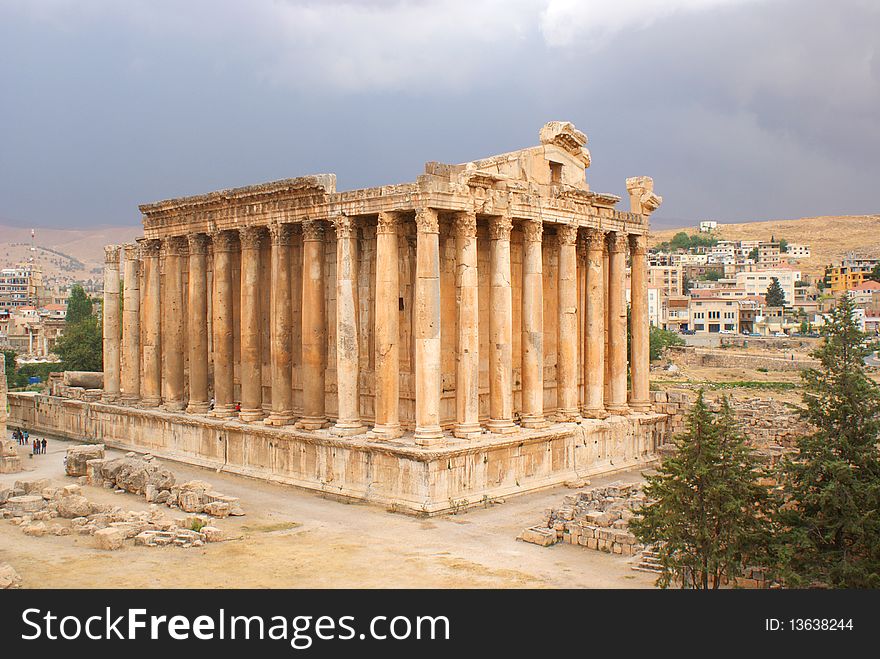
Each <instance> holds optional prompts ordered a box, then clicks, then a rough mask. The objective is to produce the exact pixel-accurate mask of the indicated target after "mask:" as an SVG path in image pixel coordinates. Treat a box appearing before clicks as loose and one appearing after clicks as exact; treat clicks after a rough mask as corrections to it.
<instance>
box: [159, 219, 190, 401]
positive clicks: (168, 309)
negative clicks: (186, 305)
mask: <svg viewBox="0 0 880 659" xmlns="http://www.w3.org/2000/svg"><path fill="white" fill-rule="evenodd" d="M163 248H164V250H165V285H164V287H163V288H162V353H163V355H162V356H163V361H164V370H163V372H162V387H163V391H162V398H163V400H164V403H165V409H166V410H169V411H173V412H177V411H180V410H182V409H183V408H184V407H185V402H184V377H183V376H184V343H185V337H184V335H183V326H184V322H183V321H184V318H183V314H184V309H183V300H184V298H183V259H184V258H186V239H185V238H183V237H176V236H175V237H173V238H167V239H165V240H164V241H163Z"/></svg>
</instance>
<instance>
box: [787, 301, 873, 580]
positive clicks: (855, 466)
mask: <svg viewBox="0 0 880 659" xmlns="http://www.w3.org/2000/svg"><path fill="white" fill-rule="evenodd" d="M854 311H855V306H854V304H853V302H852V300H851V299H850V298H849V297H848V296H846V295H844V296H843V297H842V298H841V299H840V302H839V303H838V305H837V307H835V309H834V310H833V311H832V312H831V317H830V322H829V323H828V324H827V325H826V326H825V327H824V328H823V334H824V336H825V341H824V343H823V345H822V346H821V347H820V348H818V349H817V350H815V351H814V352H813V356H814V357H816V358H817V359H818V360H819V362H820V366H819V368H811V369H808V370H806V371H804V372H803V373H802V378H803V381H804V392H803V403H804V408H803V409H802V412H801V413H802V416H803V418H804V419H806V420H807V421H809V422H810V423H811V424H812V425H813V426H814V427H815V428H816V430H815V431H814V432H813V433H811V434H809V435H805V436H804V437H801V438H800V439H799V440H798V442H797V447H798V453H797V454H796V455H794V456H793V457H788V458H786V459H785V460H783V461H782V463H781V468H780V473H779V483H780V484H781V486H782V492H783V496H784V505H782V506H781V507H780V509H779V511H778V513H777V514H776V516H775V517H776V521H777V523H778V524H779V527H780V531H779V533H778V540H779V541H778V542H777V543H776V549H777V551H776V562H775V568H776V571H777V573H778V576H779V577H780V578H781V579H782V581H783V582H784V583H785V584H786V585H789V586H795V587H797V586H814V585H818V586H824V587H831V588H877V587H880V512H878V511H880V452H878V442H880V386H878V385H877V384H876V383H875V382H873V381H872V380H871V379H870V378H869V377H868V376H867V374H866V372H865V363H864V359H865V357H866V356H867V355H868V354H869V353H870V351H871V350H872V349H873V346H868V344H867V342H866V340H865V339H866V335H865V334H864V333H863V332H861V331H859V327H858V324H857V322H856V318H855V313H854Z"/></svg>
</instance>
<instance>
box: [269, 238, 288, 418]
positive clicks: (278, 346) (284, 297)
mask: <svg viewBox="0 0 880 659" xmlns="http://www.w3.org/2000/svg"><path fill="white" fill-rule="evenodd" d="M269 234H270V237H271V239H272V268H271V270H272V290H271V302H270V308H271V314H270V315H271V321H270V323H271V324H270V335H271V344H272V350H271V356H272V411H271V413H270V414H269V416H268V418H267V419H266V424H267V425H272V426H283V425H286V424H288V423H290V422H291V421H292V420H293V369H292V365H293V345H292V341H293V307H292V302H291V292H290V280H291V277H290V265H291V261H290V243H291V240H292V234H293V225H291V224H273V225H271V226H270V227H269Z"/></svg>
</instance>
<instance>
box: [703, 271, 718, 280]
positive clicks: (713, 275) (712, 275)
mask: <svg viewBox="0 0 880 659" xmlns="http://www.w3.org/2000/svg"><path fill="white" fill-rule="evenodd" d="M721 276H722V272H721V271H720V270H709V271H708V272H706V273H705V274H702V275H700V276H699V279H700V280H702V281H718V280H719V279H721Z"/></svg>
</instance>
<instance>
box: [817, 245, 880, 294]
mask: <svg viewBox="0 0 880 659" xmlns="http://www.w3.org/2000/svg"><path fill="white" fill-rule="evenodd" d="M878 263H880V259H866V258H858V257H856V256H855V255H853V254H849V255H847V257H846V258H845V259H844V260H843V262H842V263H841V264H840V265H829V266H828V267H826V268H825V283H826V285H827V287H828V290H829V291H830V292H831V293H833V294H834V295H840V294H841V293H844V292H845V291H848V290H850V289H853V288H858V287H859V286H861V285H862V283H863V282H864V281H865V279H866V278H867V276H868V275H869V274H871V271H872V270H873V269H874V266H876V265H877V264H878Z"/></svg>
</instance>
